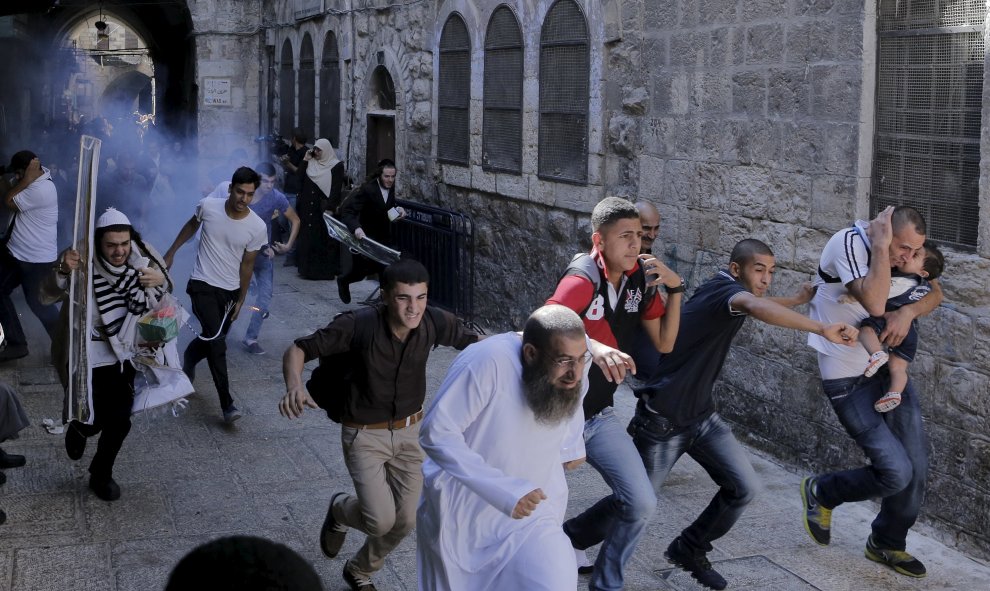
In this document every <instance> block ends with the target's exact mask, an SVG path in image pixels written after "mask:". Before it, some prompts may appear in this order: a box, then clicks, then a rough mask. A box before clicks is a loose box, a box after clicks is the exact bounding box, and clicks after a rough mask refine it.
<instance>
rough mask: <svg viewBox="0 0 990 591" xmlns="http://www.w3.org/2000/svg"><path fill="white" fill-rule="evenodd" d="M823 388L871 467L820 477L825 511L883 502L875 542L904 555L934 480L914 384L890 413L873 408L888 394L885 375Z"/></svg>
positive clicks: (825, 382)
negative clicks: (877, 500)
mask: <svg viewBox="0 0 990 591" xmlns="http://www.w3.org/2000/svg"><path fill="white" fill-rule="evenodd" d="M882 375H885V374H882ZM822 387H823V388H824V390H825V395H826V396H828V398H829V402H831V403H832V408H833V409H834V410H835V414H836V416H837V417H838V418H839V422H840V423H842V426H843V427H845V429H846V432H847V433H848V434H849V436H850V437H852V438H853V440H854V441H855V442H856V444H857V445H858V446H859V447H860V449H862V450H863V453H865V454H866V457H867V458H868V459H869V460H870V463H869V465H867V466H863V467H862V468H856V469H853V470H843V471H842V472H832V473H830V474H822V475H820V476H818V477H817V485H818V489H817V493H816V496H817V497H818V500H819V501H820V502H821V504H822V505H823V506H825V507H835V506H837V505H840V504H842V503H846V502H852V501H864V500H866V499H874V498H878V497H879V498H881V499H882V501H881V502H880V513H879V514H878V515H877V517H876V519H874V520H873V541H874V543H876V545H877V546H879V547H881V548H889V549H891V550H903V549H904V546H905V540H906V538H907V532H908V530H909V529H911V526H913V525H914V522H915V520H917V518H918V512H919V511H920V510H921V503H922V501H923V500H924V497H925V480H926V479H927V478H928V436H927V434H926V433H925V426H924V422H923V421H922V418H921V405H920V404H919V401H918V393H917V391H916V390H915V388H914V383H913V382H911V381H908V384H907V387H906V388H904V391H903V392H901V404H900V406H898V407H897V408H895V409H894V410H892V411H890V412H886V413H879V412H877V411H876V410H874V408H873V403H874V402H876V401H877V399H879V398H880V397H881V396H883V395H884V393H886V392H887V379H885V378H884V377H881V374H878V375H876V376H873V377H872V378H864V377H862V376H854V377H850V378H841V379H837V380H822Z"/></svg>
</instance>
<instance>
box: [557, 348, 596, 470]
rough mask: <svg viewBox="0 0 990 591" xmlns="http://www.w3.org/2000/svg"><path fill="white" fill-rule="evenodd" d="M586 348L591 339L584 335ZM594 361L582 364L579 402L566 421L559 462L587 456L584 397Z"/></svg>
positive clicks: (586, 393) (562, 462)
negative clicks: (585, 447)
mask: <svg viewBox="0 0 990 591" xmlns="http://www.w3.org/2000/svg"><path fill="white" fill-rule="evenodd" d="M585 341H586V344H587V345H588V349H589V350H590V349H591V341H590V340H589V339H588V336H587V335H585ZM593 363H594V362H591V361H589V362H588V363H585V364H584V377H583V378H582V379H581V403H579V404H578V407H577V410H576V411H574V416H572V417H571V419H570V420H569V421H567V434H566V435H564V440H563V441H562V442H561V444H560V463H561V464H564V463H566V462H573V461H574V460H580V459H582V458H584V457H585V456H587V452H586V451H585V449H584V409H583V408H582V406H583V404H584V397H585V396H587V395H588V372H589V371H590V370H591V366H592V365H593Z"/></svg>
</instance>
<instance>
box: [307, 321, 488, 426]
mask: <svg viewBox="0 0 990 591" xmlns="http://www.w3.org/2000/svg"><path fill="white" fill-rule="evenodd" d="M362 312H364V311H363V310H361V311H358V312H344V313H343V314H340V315H338V316H337V317H336V318H334V319H333V320H332V321H331V322H330V324H328V325H327V326H326V327H324V328H321V329H320V330H318V331H316V332H314V333H313V334H311V335H309V336H307V337H303V338H301V339H297V340H296V341H295V343H296V346H297V347H299V348H300V349H302V351H303V354H304V355H305V356H306V361H310V360H312V359H316V358H317V357H324V356H327V355H334V354H336V353H343V352H345V351H350V348H351V339H352V337H353V336H354V329H355V318H356V317H358V315H362ZM364 317H365V318H369V319H371V321H373V322H375V323H376V326H375V329H374V331H373V332H372V336H371V340H370V344H368V345H367V346H366V347H365V348H364V350H363V351H359V352H358V353H359V360H358V363H360V364H361V365H362V366H363V367H361V368H359V369H360V371H355V372H354V375H355V379H353V380H352V381H351V391H350V393H349V396H348V401H347V405H346V410H345V411H344V415H343V420H345V421H350V422H354V423H360V424H364V425H368V424H372V423H380V422H382V421H388V420H393V419H402V418H405V417H407V416H409V415H411V414H413V413H415V412H416V411H418V410H419V409H420V408H422V406H423V401H424V400H425V398H426V360H427V357H428V356H429V354H430V349H432V348H434V347H436V346H439V345H446V346H450V347H455V348H457V349H464V348H465V347H467V346H468V345H470V344H471V343H474V342H476V341H477V340H478V335H477V334H476V333H474V332H473V331H471V330H468V329H467V328H466V327H464V326H463V325H462V324H461V322H460V321H459V320H458V319H457V317H456V316H454V315H453V314H451V313H449V312H445V311H443V310H440V309H438V308H434V307H432V306H428V307H427V309H426V312H425V313H424V314H423V320H422V322H420V325H419V326H418V327H417V328H416V329H415V330H412V331H410V332H409V336H408V337H406V340H405V341H404V342H403V341H400V340H399V339H397V338H395V336H394V335H393V334H392V331H391V329H390V328H389V326H388V311H387V310H386V308H385V306H384V305H379V306H378V307H377V308H375V312H374V313H368V314H365V315H364Z"/></svg>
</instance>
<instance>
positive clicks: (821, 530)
mask: <svg viewBox="0 0 990 591" xmlns="http://www.w3.org/2000/svg"><path fill="white" fill-rule="evenodd" d="M801 501H803V502H804V529H805V531H807V532H808V535H810V536H811V539H812V540H814V541H815V543H817V544H819V545H822V546H827V545H828V543H829V542H830V541H832V531H831V528H832V510H831V509H829V508H826V507H824V506H823V505H822V504H821V503H820V502H819V501H818V498H817V497H815V479H814V477H812V476H808V477H806V478H805V479H804V480H802V481H801Z"/></svg>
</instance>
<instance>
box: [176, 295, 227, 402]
mask: <svg viewBox="0 0 990 591" xmlns="http://www.w3.org/2000/svg"><path fill="white" fill-rule="evenodd" d="M186 293H188V294H189V298H190V299H191V300H192V311H193V314H194V315H195V316H196V319H197V320H199V325H200V327H201V330H202V333H201V336H202V337H204V338H207V339H209V338H210V337H215V338H213V339H212V340H209V341H206V340H203V339H201V338H195V339H193V340H192V342H191V343H189V346H188V347H186V351H185V353H184V354H183V356H182V370H183V371H185V372H186V374H187V375H189V376H190V377H191V376H192V375H193V373H194V372H195V370H196V364H197V363H199V362H200V361H202V360H203V359H206V361H207V363H209V365H210V375H212V376H213V384H214V385H215V386H216V388H217V396H218V397H219V398H220V408H221V409H223V410H227V408H228V407H230V405H231V404H233V403H234V399H233V398H231V396H230V379H229V378H228V376H227V331H228V330H230V324H231V322H230V314H227V313H226V312H227V307H228V306H230V307H231V308H232V307H233V305H234V304H236V303H237V296H238V295H239V292H238V290H236V289H235V290H226V289H220V288H219V287H214V286H212V285H210V284H209V283H206V282H203V281H199V280H197V279H190V280H189V285H188V286H186ZM231 312H233V310H231Z"/></svg>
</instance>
